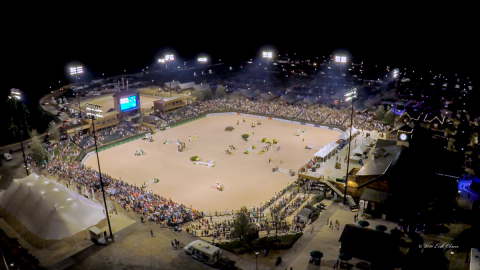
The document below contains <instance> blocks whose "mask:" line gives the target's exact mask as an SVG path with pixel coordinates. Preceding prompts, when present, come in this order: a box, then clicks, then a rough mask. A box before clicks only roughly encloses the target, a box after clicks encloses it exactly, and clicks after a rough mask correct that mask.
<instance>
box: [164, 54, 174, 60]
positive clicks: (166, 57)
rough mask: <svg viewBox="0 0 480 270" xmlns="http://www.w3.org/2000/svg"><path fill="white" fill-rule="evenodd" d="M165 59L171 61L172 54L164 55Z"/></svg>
mask: <svg viewBox="0 0 480 270" xmlns="http://www.w3.org/2000/svg"><path fill="white" fill-rule="evenodd" d="M165 61H173V54H167V55H165Z"/></svg>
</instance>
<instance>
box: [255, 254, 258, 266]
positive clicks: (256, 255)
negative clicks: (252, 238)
mask: <svg viewBox="0 0 480 270" xmlns="http://www.w3.org/2000/svg"><path fill="white" fill-rule="evenodd" d="M255 269H257V270H258V251H256V252H255Z"/></svg>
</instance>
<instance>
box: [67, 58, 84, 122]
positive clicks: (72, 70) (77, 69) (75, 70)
mask: <svg viewBox="0 0 480 270" xmlns="http://www.w3.org/2000/svg"><path fill="white" fill-rule="evenodd" d="M78 74H83V67H82V66H77V67H71V68H70V75H75V86H76V85H77V84H78ZM77 101H78V110H79V111H80V118H82V108H81V107H80V96H79V95H78V93H77Z"/></svg>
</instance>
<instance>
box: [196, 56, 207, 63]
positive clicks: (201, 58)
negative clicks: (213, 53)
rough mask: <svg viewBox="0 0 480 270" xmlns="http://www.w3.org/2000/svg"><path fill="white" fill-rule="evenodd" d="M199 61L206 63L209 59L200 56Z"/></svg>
mask: <svg viewBox="0 0 480 270" xmlns="http://www.w3.org/2000/svg"><path fill="white" fill-rule="evenodd" d="M197 60H198V62H200V63H206V62H207V61H208V60H207V57H199V58H198V59H197Z"/></svg>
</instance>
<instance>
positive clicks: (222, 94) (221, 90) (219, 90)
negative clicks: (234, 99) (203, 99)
mask: <svg viewBox="0 0 480 270" xmlns="http://www.w3.org/2000/svg"><path fill="white" fill-rule="evenodd" d="M226 95H227V93H226V91H225V86H223V85H218V86H217V90H215V97H216V98H218V99H221V98H224V97H225V96H226Z"/></svg>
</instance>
